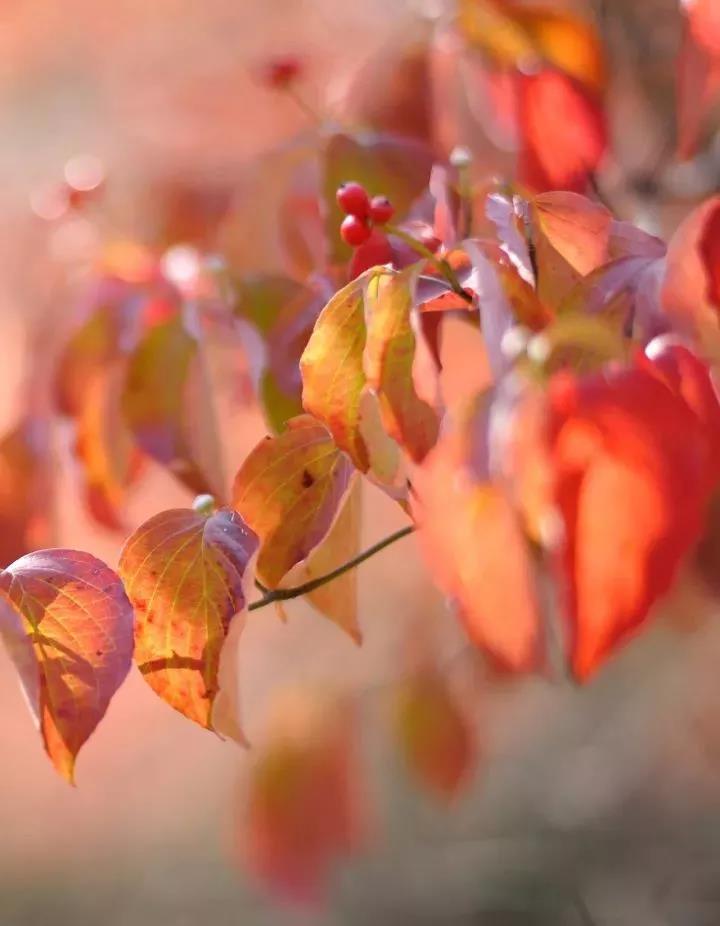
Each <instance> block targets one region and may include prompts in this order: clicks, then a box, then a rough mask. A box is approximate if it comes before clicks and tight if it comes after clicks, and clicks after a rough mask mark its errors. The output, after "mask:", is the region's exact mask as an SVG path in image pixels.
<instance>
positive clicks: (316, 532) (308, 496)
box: [232, 415, 354, 588]
mask: <svg viewBox="0 0 720 926" xmlns="http://www.w3.org/2000/svg"><path fill="white" fill-rule="evenodd" d="M353 471H354V468H353V466H352V464H351V462H350V460H348V458H347V457H346V456H345V454H343V453H342V452H341V451H340V450H339V449H338V447H337V446H336V444H335V442H334V441H333V439H332V437H331V435H330V434H329V433H328V431H327V430H326V428H325V427H323V425H322V424H321V423H320V422H318V421H316V420H315V419H314V418H311V417H310V416H309V415H302V416H300V417H299V418H293V419H291V420H290V421H289V422H288V427H287V429H286V430H285V431H284V432H283V433H282V434H280V435H279V436H278V437H275V438H270V437H266V438H265V439H264V440H262V441H261V442H260V443H259V444H258V445H257V447H255V449H254V450H253V451H252V452H251V453H250V454H249V456H248V457H247V459H246V460H245V462H244V463H243V465H242V466H241V467H240V470H239V471H238V474H237V476H236V477H235V484H234V486H233V493H232V494H233V507H234V508H235V510H236V511H237V512H239V514H240V515H241V517H242V518H243V519H244V521H245V522H246V523H247V524H248V525H249V526H250V528H251V529H252V530H253V531H254V532H255V533H256V534H257V535H258V537H259V538H260V553H259V556H258V562H257V575H258V578H259V579H260V581H261V582H262V583H263V584H265V585H267V586H268V587H269V588H275V587H276V586H277V585H278V584H279V583H280V581H281V580H282V578H283V577H284V576H285V575H286V574H287V573H288V572H289V571H290V570H291V569H292V567H293V566H295V565H296V564H297V563H299V562H301V561H302V560H304V559H306V558H307V557H308V555H309V554H310V553H311V552H312V550H313V549H314V548H315V547H316V546H317V545H318V544H319V543H320V541H321V540H322V539H323V537H325V535H326V534H327V533H328V531H329V530H330V527H331V526H332V523H333V521H334V520H335V517H336V515H337V512H338V509H339V506H340V503H341V500H342V498H343V496H344V495H345V493H346V492H347V489H348V486H349V484H350V479H351V476H352V474H353Z"/></svg>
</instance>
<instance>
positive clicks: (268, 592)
mask: <svg viewBox="0 0 720 926" xmlns="http://www.w3.org/2000/svg"><path fill="white" fill-rule="evenodd" d="M414 530H415V525H414V524H409V525H408V526H407V527H403V528H401V529H400V530H399V531H395V533H394V534H390V535H389V536H387V537H384V538H383V539H382V540H378V542H377V543H374V544H373V545H372V546H371V547H368V548H367V550H363V552H362V553H358V555H357V556H354V557H353V558H352V559H350V560H348V561H347V562H346V563H343V564H342V566H338V567H337V569H333V570H332V572H328V573H326V575H324V576H318V577H317V578H316V579H311V580H310V581H309V582H303V584H302V585H295V586H293V587H292V588H271V589H268V588H265V586H263V585H261V584H260V583H259V582H257V581H256V583H255V584H256V585H257V586H258V588H261V589H262V590H263V592H264V594H263V597H262V598H259V599H258V600H257V601H253V602H252V604H250V605H249V606H248V611H257V610H258V608H265V607H267V606H268V605H269V604H272V603H273V602H274V601H288V600H289V599H291V598H300V596H301V595H307V594H308V593H309V592H313V591H315V589H316V588H320V586H321V585H327V583H328V582H332V581H333V579H337V578H338V577H339V576H341V575H343V573H345V572H349V570H350V569H354V568H355V567H356V566H359V565H360V563H364V562H365V560H366V559H370V557H371V556H375V554H376V553H379V552H380V551H381V550H384V549H385V547H389V546H390V545H391V544H393V543H395V542H396V541H398V540H402V538H403V537H407V536H408V535H409V534H412V532H413V531H414Z"/></svg>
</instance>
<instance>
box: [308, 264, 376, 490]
mask: <svg viewBox="0 0 720 926" xmlns="http://www.w3.org/2000/svg"><path fill="white" fill-rule="evenodd" d="M375 275H376V274H375V271H367V272H366V273H365V274H363V275H362V276H360V277H358V278H357V279H356V280H353V281H352V282H351V283H349V284H348V285H347V286H345V287H343V289H341V290H339V291H338V292H337V293H335V295H334V296H333V297H332V298H331V299H330V301H329V302H328V304H327V305H326V306H325V308H324V309H323V310H322V312H321V313H320V316H319V318H318V320H317V322H316V323H315V328H314V330H313V333H312V335H311V336H310V340H309V341H308V343H307V346H306V348H305V350H304V352H303V354H302V357H301V358H300V372H301V374H302V381H303V406H304V407H305V410H306V411H307V412H309V413H310V414H311V415H313V416H314V417H315V418H317V419H318V420H319V421H322V422H323V423H324V424H325V425H326V426H327V428H328V430H329V431H330V433H331V434H332V436H333V438H334V440H335V443H336V444H337V446H338V447H339V448H340V449H341V450H344V451H345V452H346V453H347V454H348V455H349V457H350V459H351V460H352V461H353V463H354V464H355V466H357V468H358V469H359V470H360V471H361V472H366V471H367V470H368V468H369V466H370V457H369V452H368V448H367V445H366V443H365V441H364V439H363V437H362V434H361V432H360V412H361V408H360V406H361V396H362V393H363V391H364V389H365V372H364V370H363V351H364V349H365V338H366V329H365V288H366V286H367V285H368V283H369V282H370V280H371V279H372V278H373V277H374V276H375Z"/></svg>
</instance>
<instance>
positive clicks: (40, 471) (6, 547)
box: [0, 414, 54, 566]
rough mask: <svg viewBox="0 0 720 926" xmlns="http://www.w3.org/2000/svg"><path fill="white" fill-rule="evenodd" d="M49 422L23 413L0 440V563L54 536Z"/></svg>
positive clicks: (2, 564) (3, 564)
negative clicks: (23, 415)
mask: <svg viewBox="0 0 720 926" xmlns="http://www.w3.org/2000/svg"><path fill="white" fill-rule="evenodd" d="M52 466H53V459H52V450H51V447H50V422H49V421H48V419H47V418H46V417H44V416H42V415H33V414H30V415H26V416H25V417H23V418H22V419H21V420H20V421H19V422H18V423H17V424H16V425H15V427H14V428H12V430H10V431H9V432H8V433H7V434H5V435H4V436H3V438H2V439H1V440H0V528H1V530H0V566H7V565H8V564H9V563H11V562H13V560H16V559H17V558H18V557H19V556H22V555H23V554H25V553H29V552H30V551H31V550H36V549H38V548H39V547H40V548H42V547H45V546H47V545H48V544H51V543H52V542H53V539H54V524H53V515H52V510H53V486H52Z"/></svg>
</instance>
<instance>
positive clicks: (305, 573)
mask: <svg viewBox="0 0 720 926" xmlns="http://www.w3.org/2000/svg"><path fill="white" fill-rule="evenodd" d="M361 521H362V483H361V481H360V480H359V479H358V478H357V477H354V478H353V479H352V483H351V485H350V488H349V489H348V491H347V492H346V493H345V497H344V498H343V499H342V501H341V502H340V505H339V510H338V514H337V517H336V518H335V521H334V523H333V524H332V526H331V527H330V530H329V531H328V532H327V534H326V535H325V537H324V538H323V539H322V540H321V541H320V543H319V544H318V545H317V546H316V547H315V549H314V550H313V551H312V552H311V553H310V555H309V556H308V557H307V559H305V560H303V561H302V562H301V563H298V565H297V566H296V567H294V568H293V569H291V570H290V572H288V574H287V575H286V576H285V578H284V579H283V580H282V582H281V583H280V587H281V588H292V587H294V586H297V585H304V584H305V583H306V582H312V581H313V580H314V579H317V578H319V577H320V576H326V575H328V574H329V573H331V572H333V571H334V570H335V569H338V568H339V567H340V566H343V565H344V564H345V563H347V562H349V561H350V560H351V559H353V558H354V557H355V556H357V554H358V553H359V552H360V534H361V530H360V529H361ZM305 598H306V599H307V600H308V601H309V602H310V604H311V605H312V606H313V607H314V608H315V610H316V611H319V612H320V614H322V615H324V616H325V617H327V618H329V620H331V621H332V622H333V623H334V624H337V626H338V627H340V629H341V630H344V631H345V632H346V633H347V634H348V635H349V636H350V637H351V639H352V640H354V642H355V643H357V644H358V645H359V644H360V643H361V642H362V633H361V631H360V626H359V624H358V573H357V569H348V570H347V571H345V572H343V573H342V575H340V576H337V577H336V578H334V579H333V580H332V581H331V582H327V583H325V584H324V585H320V586H319V587H318V588H315V589H313V590H312V591H310V592H308V593H307V594H306V595H305ZM277 607H278V608H279V609H280V613H281V616H282V617H283V619H286V614H285V607H284V605H283V604H282V603H281V602H278V605H277Z"/></svg>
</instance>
